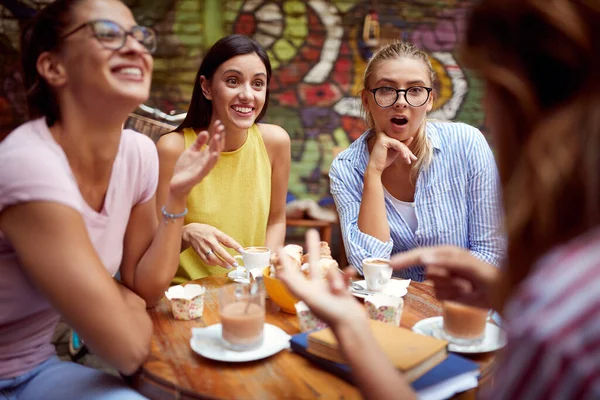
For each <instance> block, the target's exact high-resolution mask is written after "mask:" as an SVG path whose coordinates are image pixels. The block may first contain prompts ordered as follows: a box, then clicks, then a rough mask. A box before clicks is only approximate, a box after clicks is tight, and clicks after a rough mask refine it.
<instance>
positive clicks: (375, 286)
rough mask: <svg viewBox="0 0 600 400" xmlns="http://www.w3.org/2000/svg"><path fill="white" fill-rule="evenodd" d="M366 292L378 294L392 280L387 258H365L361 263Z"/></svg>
mask: <svg viewBox="0 0 600 400" xmlns="http://www.w3.org/2000/svg"><path fill="white" fill-rule="evenodd" d="M362 267H363V275H364V276H365V280H366V282H367V290H370V291H373V292H380V291H381V290H382V289H383V288H384V287H385V285H387V284H388V282H389V281H390V279H392V272H393V270H392V267H390V260H388V259H387V258H365V259H364V260H363V262H362Z"/></svg>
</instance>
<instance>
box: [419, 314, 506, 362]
mask: <svg viewBox="0 0 600 400" xmlns="http://www.w3.org/2000/svg"><path fill="white" fill-rule="evenodd" d="M442 324H443V322H442V317H431V318H425V319H423V320H421V321H419V322H417V323H416V324H415V325H414V326H413V328H412V330H413V332H416V333H420V334H422V335H427V336H433V337H434V338H437V339H443V340H446V337H445V335H444V332H443V325H442ZM504 346H506V332H504V330H502V328H500V327H498V326H496V325H494V324H492V323H491V322H488V323H487V324H486V326H485V337H484V338H483V341H482V342H481V343H479V344H476V345H471V346H464V345H459V344H456V343H452V342H449V344H448V350H449V351H453V352H455V353H472V354H475V353H487V352H489V351H496V350H498V349H501V348H502V347H504Z"/></svg>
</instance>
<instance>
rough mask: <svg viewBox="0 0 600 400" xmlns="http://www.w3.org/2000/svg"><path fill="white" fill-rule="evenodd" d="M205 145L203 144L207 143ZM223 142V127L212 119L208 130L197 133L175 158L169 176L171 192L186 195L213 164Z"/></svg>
mask: <svg viewBox="0 0 600 400" xmlns="http://www.w3.org/2000/svg"><path fill="white" fill-rule="evenodd" d="M207 142H208V145H207V146H204V145H205V144H207ZM224 143H225V127H224V126H223V124H222V123H221V121H219V120H216V121H214V122H213V123H212V124H211V126H210V128H209V131H208V132H207V131H202V132H200V133H199V134H198V137H197V138H196V141H195V142H194V143H193V144H192V145H191V146H190V147H189V148H187V149H186V150H185V151H184V152H183V153H182V154H181V155H180V156H179V158H178V159H177V162H176V163H175V168H174V170H173V177H172V178H171V183H170V189H171V191H172V192H173V193H175V194H178V195H181V196H187V194H188V193H189V192H190V190H191V189H192V188H193V187H194V186H195V185H196V184H197V183H199V182H200V181H201V180H202V179H203V178H204V177H205V176H206V175H207V174H208V173H209V172H210V170H211V169H212V168H213V167H214V166H215V164H216V163H217V160H218V159H219V156H220V155H221V151H222V150H223V146H224Z"/></svg>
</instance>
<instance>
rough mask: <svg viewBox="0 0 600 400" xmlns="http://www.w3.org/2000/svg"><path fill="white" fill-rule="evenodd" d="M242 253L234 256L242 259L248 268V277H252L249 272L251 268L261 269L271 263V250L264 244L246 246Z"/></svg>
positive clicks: (239, 259)
mask: <svg viewBox="0 0 600 400" xmlns="http://www.w3.org/2000/svg"><path fill="white" fill-rule="evenodd" d="M240 254H241V255H235V256H233V258H235V259H236V260H238V262H239V261H241V262H242V263H243V264H244V267H245V268H246V277H247V278H250V276H249V274H250V271H251V270H254V269H258V270H259V271H261V273H260V275H262V270H263V268H264V267H267V266H269V265H270V260H271V250H270V249H269V248H268V247H264V246H249V247H244V248H243V249H242V251H241V252H240Z"/></svg>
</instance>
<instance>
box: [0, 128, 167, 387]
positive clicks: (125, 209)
mask: <svg viewBox="0 0 600 400" xmlns="http://www.w3.org/2000/svg"><path fill="white" fill-rule="evenodd" d="M0 160H1V165H0V212H2V211H3V210H4V208H5V207H7V206H10V205H14V204H18V203H24V202H28V201H39V200H44V201H51V202H56V203H61V204H64V205H67V206H69V207H72V208H74V209H75V210H77V211H78V212H80V213H81V215H82V216H83V218H84V220H85V224H86V227H87V231H88V233H89V235H90V239H91V241H92V243H93V245H94V248H95V249H96V252H97V253H98V255H99V257H100V259H101V260H102V262H103V264H104V266H105V267H106V269H107V271H108V272H109V273H110V274H111V275H114V274H115V273H116V272H117V271H118V269H119V266H120V264H121V258H122V255H123V238H124V236H125V229H126V228H127V223H128V221H129V215H130V213H131V209H132V207H133V206H135V205H136V204H138V203H143V202H146V201H148V200H150V198H151V197H152V196H153V195H154V192H155V191H156V185H157V183H158V155H157V152H156V147H155V146H154V143H153V142H152V140H150V139H149V138H148V137H146V136H144V135H142V134H140V133H137V132H135V131H132V130H124V131H123V133H122V135H121V141H120V144H119V150H118V154H117V157H116V159H115V161H114V163H113V167H112V173H111V177H110V182H109V185H108V190H107V193H106V198H105V202H104V208H103V209H102V211H101V212H99V213H98V212H96V211H94V210H93V209H92V208H90V207H89V205H88V204H87V203H86V202H85V200H84V199H83V197H82V196H81V193H80V192H79V188H78V186H77V181H76V180H75V177H74V176H73V173H72V171H71V168H70V166H69V163H68V160H67V157H66V155H65V153H64V152H63V150H62V148H61V147H60V146H59V145H58V144H57V143H56V141H55V140H54V138H53V136H52V134H51V133H50V131H49V129H48V126H47V125H46V122H45V120H44V119H43V118H42V119H37V120H34V121H31V122H28V123H26V124H24V125H21V126H20V127H19V128H17V129H16V130H14V131H13V132H12V133H11V134H10V135H8V136H7V137H6V138H5V139H4V141H2V142H1V143H0ZM31 245H32V246H35V243H32V244H31ZM65 245H66V246H68V244H65ZM81 268H85V265H82V266H81ZM48 273H53V272H52V271H48ZM65 290H68V288H65ZM58 319H59V315H58V313H57V312H56V311H55V310H54V309H53V308H52V306H51V305H50V304H49V303H48V302H47V301H46V299H45V298H44V297H43V296H42V295H41V294H40V293H39V292H38V291H37V290H36V288H35V287H34V286H33V284H32V283H31V282H30V281H29V279H28V277H27V275H26V274H25V273H24V271H23V270H22V268H21V265H20V264H19V261H18V259H17V255H16V253H15V252H14V249H13V248H12V246H11V245H10V243H9V242H8V241H7V240H6V238H5V237H4V235H3V234H2V232H0V379H6V378H11V377H15V376H19V375H21V374H23V373H25V372H27V371H29V370H31V369H32V368H34V367H35V366H36V365H38V364H39V363H41V362H43V361H45V360H46V359H48V357H50V356H51V355H52V354H54V353H55V349H54V346H53V345H52V344H51V343H50V340H51V338H52V333H53V332H54V329H55V327H56V323H57V322H58Z"/></svg>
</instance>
